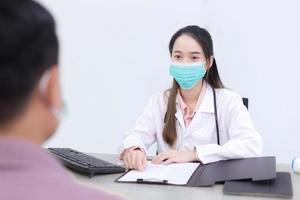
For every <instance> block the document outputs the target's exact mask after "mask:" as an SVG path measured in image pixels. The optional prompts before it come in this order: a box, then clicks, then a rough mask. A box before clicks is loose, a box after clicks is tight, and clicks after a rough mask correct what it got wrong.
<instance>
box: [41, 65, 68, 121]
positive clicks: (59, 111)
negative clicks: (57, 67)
mask: <svg viewBox="0 0 300 200" xmlns="http://www.w3.org/2000/svg"><path fill="white" fill-rule="evenodd" d="M49 80H50V71H47V72H45V73H44V75H43V76H42V78H41V80H40V83H39V90H40V92H41V94H42V95H44V96H46V91H47V86H48V84H49ZM49 110H50V112H51V113H52V114H53V115H54V116H55V118H56V119H57V121H58V122H61V121H62V120H63V118H64V117H65V115H66V105H65V103H63V105H62V107H60V108H57V107H53V106H50V107H49Z"/></svg>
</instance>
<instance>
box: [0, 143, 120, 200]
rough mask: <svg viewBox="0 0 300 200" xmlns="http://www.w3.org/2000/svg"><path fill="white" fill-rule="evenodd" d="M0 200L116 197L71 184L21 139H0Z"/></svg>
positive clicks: (48, 159)
mask: <svg viewBox="0 0 300 200" xmlns="http://www.w3.org/2000/svg"><path fill="white" fill-rule="evenodd" d="M0 199H1V200H17V199H18V200H19V199H22V200H48V199H49V200H50V199H51V200H54V199H55V200H58V199H74V200H76V199H78V200H79V199H81V200H82V199H84V200H89V199H91V200H92V199H109V200H117V199H119V198H118V197H115V196H112V195H109V194H106V193H104V192H101V191H98V190H95V189H90V188H85V187H83V186H80V185H77V184H75V183H74V182H73V181H72V179H71V177H69V176H68V175H67V174H66V172H65V171H64V169H63V167H62V166H61V165H60V163H58V162H57V161H56V160H55V159H54V158H52V157H51V156H50V155H48V153H46V152H45V151H44V150H43V149H42V148H40V147H39V146H37V145H34V144H31V143H29V142H27V141H24V140H19V139H3V138H0Z"/></svg>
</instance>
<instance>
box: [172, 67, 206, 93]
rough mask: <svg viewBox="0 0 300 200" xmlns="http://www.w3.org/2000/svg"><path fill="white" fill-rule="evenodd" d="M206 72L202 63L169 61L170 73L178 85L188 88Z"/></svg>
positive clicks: (193, 85)
mask: <svg viewBox="0 0 300 200" xmlns="http://www.w3.org/2000/svg"><path fill="white" fill-rule="evenodd" d="M205 73H206V70H205V62H204V63H188V64H182V63H171V65H170V74H171V76H173V77H174V79H175V80H176V81H177V83H178V84H179V85H180V87H181V88H182V89H184V90H189V89H192V88H193V87H195V85H196V84H197V83H198V81H200V80H202V79H203V77H204V75H205Z"/></svg>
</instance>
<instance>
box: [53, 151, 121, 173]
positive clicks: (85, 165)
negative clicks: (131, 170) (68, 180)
mask: <svg viewBox="0 0 300 200" xmlns="http://www.w3.org/2000/svg"><path fill="white" fill-rule="evenodd" d="M49 151H50V152H51V153H52V155H54V156H55V157H57V158H59V159H60V160H61V161H62V162H63V164H64V165H65V166H66V167H68V168H70V169H73V170H74V171H77V172H81V173H85V174H89V175H90V177H93V176H94V175H95V174H114V173H122V172H125V169H124V168H123V167H121V166H118V165H115V164H113V163H110V162H107V161H104V160H101V159H99V158H95V157H93V156H89V155H87V154H84V153H81V152H79V151H76V150H73V149H70V148H49Z"/></svg>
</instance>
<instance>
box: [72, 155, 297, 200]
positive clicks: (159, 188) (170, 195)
mask: <svg viewBox="0 0 300 200" xmlns="http://www.w3.org/2000/svg"><path fill="white" fill-rule="evenodd" d="M91 155H93V156H95V157H98V158H101V159H104V160H106V161H109V162H112V163H117V156H116V155H111V154H91ZM277 171H288V172H291V171H290V166H289V165H287V164H278V165H277ZM71 173H72V174H73V175H74V178H75V180H76V181H77V182H79V183H81V184H85V185H89V186H91V187H96V188H103V189H104V190H108V191H112V192H113V193H116V194H119V195H120V196H122V197H123V198H126V199H130V200H131V199H132V200H148V199H149V200H162V199H172V200H189V199H191V200H193V199H195V200H201V199H204V200H210V199H212V200H219V199H223V200H227V199H228V200H241V199H242V200H243V199H245V200H251V199H253V200H254V199H255V200H260V199H261V200H267V199H272V198H263V197H250V196H232V195H224V194H223V192H222V189H223V185H222V184H217V185H214V186H213V187H185V186H171V185H153V184H136V183H116V182H114V180H115V179H116V178H117V177H119V176H120V175H121V174H113V175H96V176H94V177H93V178H89V177H87V176H84V175H81V174H77V173H74V172H71ZM291 175H292V183H293V193H294V197H293V199H297V200H299V199H300V175H298V174H294V173H293V172H291ZM274 199H278V198H274Z"/></svg>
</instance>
